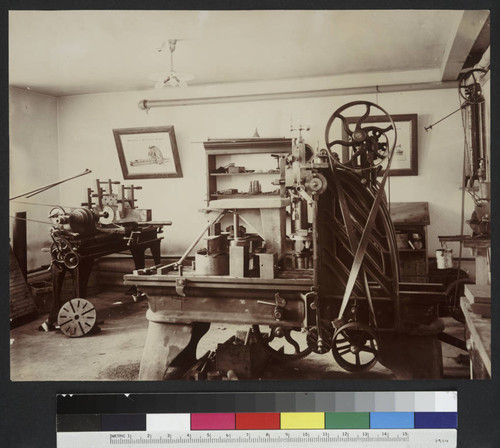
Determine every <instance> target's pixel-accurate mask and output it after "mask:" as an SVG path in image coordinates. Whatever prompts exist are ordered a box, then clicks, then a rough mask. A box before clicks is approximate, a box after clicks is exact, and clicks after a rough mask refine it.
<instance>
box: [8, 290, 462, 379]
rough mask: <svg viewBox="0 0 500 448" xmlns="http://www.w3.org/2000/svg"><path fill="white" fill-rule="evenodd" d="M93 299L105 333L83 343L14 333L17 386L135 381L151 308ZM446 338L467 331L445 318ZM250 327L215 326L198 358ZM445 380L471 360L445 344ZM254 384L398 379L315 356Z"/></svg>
mask: <svg viewBox="0 0 500 448" xmlns="http://www.w3.org/2000/svg"><path fill="white" fill-rule="evenodd" d="M112 289H113V290H112V291H106V292H102V293H100V294H98V295H96V296H93V297H89V300H91V301H92V303H93V304H94V306H95V307H96V309H97V317H98V321H99V322H100V328H101V332H100V333H98V334H95V335H92V336H85V337H83V338H68V337H66V336H64V335H63V334H62V333H60V332H51V333H45V332H38V331H37V327H38V325H39V324H40V322H42V321H43V320H44V318H45V316H40V318H39V319H38V320H36V321H32V322H28V323H26V324H24V325H22V326H20V327H17V328H14V329H12V330H11V332H10V338H11V345H10V347H11V379H12V380H14V381H72V380H77V381H78V380H84V381H94V380H105V381H114V380H119V381H123V380H136V379H137V377H138V372H139V364H140V359H141V355H142V349H143V347H144V342H145V338H146V331H147V325H148V323H147V320H146V317H145V314H146V310H147V308H148V305H147V302H146V301H142V302H137V303H136V302H134V301H133V300H132V298H131V295H130V292H129V291H128V288H127V287H124V286H121V287H113V288H112ZM445 321H446V325H447V332H448V333H450V334H452V335H454V336H456V337H461V338H463V332H464V328H463V325H462V324H460V323H458V322H456V321H454V320H453V319H451V318H445ZM246 330H248V326H237V325H227V324H217V323H214V324H212V326H211V329H210V331H209V332H208V333H207V334H206V335H205V336H204V337H203V338H202V339H201V341H200V343H199V345H198V352H197V356H198V357H201V356H202V355H203V354H204V353H206V351H213V350H215V349H216V347H217V344H218V343H222V342H225V341H227V340H228V339H229V338H230V337H231V336H233V335H234V334H235V333H236V332H237V331H246ZM443 362H444V377H445V378H468V377H469V365H468V357H467V354H466V353H465V352H463V351H461V350H459V349H457V348H455V347H452V346H450V345H447V344H444V343H443ZM254 379H264V380H277V379H280V380H325V379H328V380H349V379H394V376H393V374H392V372H391V371H389V370H388V369H386V368H385V367H384V366H382V365H380V364H377V365H375V367H373V368H372V369H371V370H369V371H367V372H361V373H349V372H346V371H344V370H342V369H341V368H340V367H339V366H337V365H336V363H335V362H334V360H333V357H332V355H331V353H329V354H325V355H319V354H314V353H313V354H311V355H309V356H308V357H307V358H305V359H301V360H298V361H294V362H292V363H289V364H283V363H269V364H268V365H267V366H266V367H265V368H264V369H262V371H261V372H260V374H259V375H257V376H256V377H255V378H254Z"/></svg>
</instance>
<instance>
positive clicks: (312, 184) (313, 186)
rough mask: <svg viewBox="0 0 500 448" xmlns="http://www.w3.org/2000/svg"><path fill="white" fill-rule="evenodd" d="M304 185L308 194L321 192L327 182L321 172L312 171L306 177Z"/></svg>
mask: <svg viewBox="0 0 500 448" xmlns="http://www.w3.org/2000/svg"><path fill="white" fill-rule="evenodd" d="M304 186H305V187H306V192H307V193H309V194H311V193H312V194H321V193H323V192H324V191H325V190H326V187H327V186H328V183H327V181H326V179H325V176H323V175H322V174H319V173H312V174H310V175H308V176H307V177H306V179H305V182H304Z"/></svg>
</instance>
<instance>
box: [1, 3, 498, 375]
mask: <svg viewBox="0 0 500 448" xmlns="http://www.w3.org/2000/svg"><path fill="white" fill-rule="evenodd" d="M361 24H362V25H361ZM26 30H29V32H26ZM9 118H10V128H9V129H10V152H9V156H10V193H9V198H10V203H9V205H10V210H9V216H10V218H9V223H10V226H9V231H10V233H9V241H10V295H9V297H10V366H11V379H12V380H13V381H52V380H55V381H61V380H63V381H64V380H86V381H88V380H90V381H92V380H106V381H108V380H154V381H162V380H192V381H196V380H197V381H222V380H260V379H262V380H292V379H293V380H323V379H333V380H335V379H339V380H349V379H441V378H454V379H455V378H456V379H477V378H490V377H491V269H490V264H491V245H490V237H491V232H490V229H491V227H492V223H491V214H490V202H491V197H490V196H491V195H490V180H491V179H490V173H491V172H493V170H492V169H491V168H490V18H489V12H488V11H484V10H373V11H370V10H364V11H361V10H360V11H354V10H353V11H349V10H342V11H340V10H321V11H314V10H308V11H299V10H294V11H292V10H289V11H272V10H266V11H166V10H164V11H118V10H114V11H111V10H110V11H105V10H101V11H10V13H9Z"/></svg>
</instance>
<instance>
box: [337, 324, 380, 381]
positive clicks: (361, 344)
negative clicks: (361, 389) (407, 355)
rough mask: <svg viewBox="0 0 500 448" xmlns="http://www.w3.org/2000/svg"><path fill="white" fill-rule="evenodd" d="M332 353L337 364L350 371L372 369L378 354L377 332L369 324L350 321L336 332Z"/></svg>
mask: <svg viewBox="0 0 500 448" xmlns="http://www.w3.org/2000/svg"><path fill="white" fill-rule="evenodd" d="M332 354H333V358H334V359H335V361H336V362H337V364H338V365H339V366H340V367H342V368H343V369H345V370H347V371H349V372H361V371H363V370H368V369H371V368H372V367H373V366H374V365H375V364H376V363H377V356H378V345H377V339H376V336H375V333H374V332H373V330H372V329H371V328H370V327H368V326H367V325H363V324H360V323H358V322H348V323H347V324H345V325H342V326H341V327H340V328H338V329H337V331H336V332H335V335H334V336H333V342H332Z"/></svg>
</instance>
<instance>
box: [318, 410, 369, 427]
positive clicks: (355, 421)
mask: <svg viewBox="0 0 500 448" xmlns="http://www.w3.org/2000/svg"><path fill="white" fill-rule="evenodd" d="M325 429H370V413H369V412H325Z"/></svg>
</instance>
